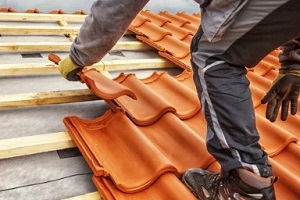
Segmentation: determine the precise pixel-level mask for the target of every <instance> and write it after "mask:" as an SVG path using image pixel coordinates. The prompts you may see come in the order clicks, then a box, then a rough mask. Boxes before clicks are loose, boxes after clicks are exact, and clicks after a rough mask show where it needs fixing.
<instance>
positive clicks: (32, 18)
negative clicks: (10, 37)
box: [0, 12, 86, 22]
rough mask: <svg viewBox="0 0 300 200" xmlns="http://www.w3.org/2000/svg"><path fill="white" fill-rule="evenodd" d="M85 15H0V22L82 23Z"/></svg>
mask: <svg viewBox="0 0 300 200" xmlns="http://www.w3.org/2000/svg"><path fill="white" fill-rule="evenodd" d="M85 18H86V15H74V14H44V13H4V12H3V13H0V20H3V21H48V22H51V21H59V20H63V21H68V22H83V21H84V19H85Z"/></svg>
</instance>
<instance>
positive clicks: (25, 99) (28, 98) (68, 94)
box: [0, 89, 99, 109]
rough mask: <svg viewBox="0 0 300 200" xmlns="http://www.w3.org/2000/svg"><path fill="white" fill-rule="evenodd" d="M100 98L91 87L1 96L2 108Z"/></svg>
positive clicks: (0, 105)
mask: <svg viewBox="0 0 300 200" xmlns="http://www.w3.org/2000/svg"><path fill="white" fill-rule="evenodd" d="M98 99H99V98H98V97H97V96H95V95H94V94H93V93H92V91H91V90H89V89H81V90H63V91H49V92H38V93H27V94H9V95H1V96H0V109H8V108H21V107H29V106H40V105H49V104H61V103H72V102H81V101H93V100H98Z"/></svg>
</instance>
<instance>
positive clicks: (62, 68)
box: [58, 56, 82, 81]
mask: <svg viewBox="0 0 300 200" xmlns="http://www.w3.org/2000/svg"><path fill="white" fill-rule="evenodd" d="M58 70H59V72H60V73H61V75H62V76H63V77H64V78H65V79H67V80H69V81H80V80H81V79H80V76H79V75H78V73H79V72H81V70H82V67H79V66H77V65H76V64H75V63H74V62H73V61H72V60H71V58H70V56H68V57H66V58H64V59H62V60H60V61H59V63H58Z"/></svg>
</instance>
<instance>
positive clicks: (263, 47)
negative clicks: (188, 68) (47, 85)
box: [59, 0, 300, 200]
mask: <svg viewBox="0 0 300 200" xmlns="http://www.w3.org/2000/svg"><path fill="white" fill-rule="evenodd" d="M196 1H197V2H198V3H199V4H200V6H201V23H202V24H201V26H200V27H199V29H198V31H197V33H196V34H195V35H194V38H193V40H192V44H191V53H192V59H191V63H192V67H193V71H194V82H195V85H196V88H197V92H198V95H199V99H200V101H201V104H202V109H203V112H204V114H205V117H206V120H207V124H208V131H207V149H208V151H209V152H210V153H211V154H212V155H213V156H214V157H215V158H216V160H217V161H218V162H219V163H220V165H221V169H222V171H221V174H217V173H213V172H210V171H207V170H202V169H190V170H188V171H187V172H186V173H185V174H184V175H183V178H182V180H183V182H184V183H185V185H186V186H187V187H188V188H189V189H190V190H191V191H192V192H193V194H194V195H195V196H196V197H197V198H199V199H212V200H215V199H265V200H266V199H268V200H269V199H270V200H273V199H275V192H274V187H273V183H274V182H275V180H276V178H275V177H274V175H273V171H272V166H271V165H270V164H269V162H268V155H267V154H266V152H265V151H263V150H262V148H261V146H260V145H259V143H258V141H259V133H258V131H257V129H256V124H255V113H254V109H253V104H252V99H251V94H250V89H249V81H248V79H247V78H246V73H247V70H246V68H245V66H247V67H251V66H255V65H256V64H257V63H258V62H259V61H260V60H261V59H262V58H264V57H265V56H266V55H267V54H268V53H270V52H271V51H272V50H274V49H275V48H277V47H278V46H281V45H283V44H284V45H283V46H282V50H283V51H282V53H281V54H280V56H279V59H280V62H281V65H282V66H281V69H280V70H279V75H278V77H277V79H276V80H275V81H274V82H273V86H272V88H271V89H270V90H269V91H268V93H267V94H266V96H265V97H264V98H263V99H262V103H263V104H267V110H266V117H267V119H269V120H270V121H272V122H274V121H275V120H276V117H277V114H278V113H279V110H280V108H281V119H282V120H286V119H287V116H288V113H289V112H290V113H291V114H292V115H295V114H296V112H297V106H298V102H297V100H298V95H299V91H300V77H299V76H300V50H299V49H300V48H299V47H300V43H299V42H300V39H299V36H300V14H299V13H300V12H299V10H300V3H299V1H298V0H251V1H250V0H227V1H224V0H196ZM147 2H148V1H147V0H139V1H134V0H122V1H116V0H97V1H96V2H95V3H94V4H93V6H92V8H91V13H90V14H89V15H88V17H87V18H86V20H85V22H84V23H83V25H82V28H81V30H80V33H79V35H78V37H77V38H76V40H75V41H74V43H73V44H72V46H71V51H70V56H69V57H67V58H65V59H63V60H62V61H61V62H60V63H59V70H60V72H61V73H62V75H63V76H64V77H65V78H66V79H68V80H70V81H78V80H79V79H80V78H79V76H78V75H77V73H78V72H80V71H81V70H82V68H83V67H84V66H90V65H92V64H94V63H96V62H98V61H100V60H101V59H102V58H103V56H104V55H105V54H106V53H107V52H108V51H109V50H110V49H111V48H112V47H113V46H114V45H115V44H116V42H117V41H118V40H119V39H120V37H122V35H123V33H124V32H125V31H126V30H127V27H128V26H129V24H130V23H131V21H132V20H133V19H134V17H135V16H136V15H137V14H138V12H139V11H140V10H141V9H142V8H143V7H144V6H145V5H146V3H147ZM297 37H298V38H297ZM289 41H290V42H289ZM289 109H290V111H289ZM270 134H272V133H270Z"/></svg>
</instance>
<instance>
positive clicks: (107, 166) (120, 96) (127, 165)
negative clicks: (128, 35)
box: [64, 10, 300, 200]
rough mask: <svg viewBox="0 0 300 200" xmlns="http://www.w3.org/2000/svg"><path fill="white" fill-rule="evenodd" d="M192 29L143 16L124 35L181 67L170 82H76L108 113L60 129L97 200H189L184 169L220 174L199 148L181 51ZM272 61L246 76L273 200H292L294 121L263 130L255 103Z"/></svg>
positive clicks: (272, 71)
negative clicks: (85, 168) (81, 161)
mask: <svg viewBox="0 0 300 200" xmlns="http://www.w3.org/2000/svg"><path fill="white" fill-rule="evenodd" d="M199 24H200V18H199V14H192V15H191V14H187V13H184V12H182V13H177V14H172V13H169V12H160V13H158V14H156V13H153V12H151V11H148V10H146V11H142V12H140V14H139V15H138V16H137V17H136V18H135V20H134V21H133V22H132V24H131V25H130V27H129V30H131V31H132V32H134V33H135V34H136V37H137V38H138V39H139V40H141V41H143V42H145V43H147V44H149V45H151V46H152V47H154V48H156V49H157V50H158V52H159V54H160V55H161V56H163V57H165V58H167V59H169V60H170V61H172V62H174V63H175V64H176V65H178V66H180V67H182V68H183V69H184V70H183V72H182V73H181V74H180V75H178V76H175V77H172V76H170V75H169V74H167V73H157V72H154V73H153V75H151V76H150V77H148V78H145V79H138V78H137V77H136V76H135V75H134V74H124V73H122V74H120V75H119V76H118V77H117V78H115V79H113V80H109V79H107V78H106V77H104V76H103V75H101V74H100V73H98V72H97V71H96V70H94V69H90V70H85V71H84V72H83V74H82V75H81V77H82V80H83V81H84V82H85V83H86V84H87V86H88V87H89V88H90V89H91V90H92V91H94V93H95V94H96V95H98V96H99V97H100V98H102V99H104V100H106V102H107V103H108V104H109V105H110V106H111V110H109V111H108V112H106V113H105V114H104V115H103V116H101V117H99V118H97V119H94V120H84V119H80V118H78V117H76V116H70V117H66V118H65V119H64V123H65V125H66V127H67V128H68V130H69V132H70V134H71V135H72V137H73V139H74V140H75V142H76V143H77V145H78V147H79V148H80V150H81V151H82V153H83V155H84V157H85V159H86V161H87V162H88V164H89V166H90V167H91V168H92V170H93V172H94V178H93V180H94V183H95V184H96V186H97V188H98V189H99V191H100V193H101V195H102V196H103V197H104V198H105V199H109V200H111V199H130V200H133V199H156V200H158V199H173V200H174V199H178V200H179V199H185V200H187V199H195V197H194V196H193V195H192V194H191V193H190V192H189V191H188V190H187V189H186V187H185V186H184V185H183V184H182V183H181V181H180V177H181V175H182V173H183V172H184V171H185V170H187V169H189V168H192V167H199V168H204V169H209V170H212V171H218V170H219V169H220V167H219V164H218V163H217V162H216V161H215V160H214V158H213V157H212V156H211V155H210V154H209V153H208V152H207V150H206V147H205V134H206V122H205V119H204V117H203V115H202V113H201V106H200V104H199V102H198V98H197V94H196V90H195V86H194V84H193V81H192V72H191V66H190V51H189V44H190V42H191V39H192V37H193V34H194V33H195V31H196V30H197V27H198V26H199ZM277 54H278V50H274V51H273V52H271V53H270V54H269V55H268V56H267V57H265V58H264V59H263V60H262V61H261V62H260V63H259V64H258V65H257V66H256V67H255V68H254V69H252V70H249V71H248V75H247V76H248V78H249V80H250V82H251V85H250V88H251V92H252V98H253V102H254V108H255V112H256V119H257V128H258V130H259V132H260V134H261V140H260V143H261V145H262V146H263V148H264V149H265V150H266V151H267V152H268V153H269V156H270V160H271V163H272V165H273V167H274V171H275V174H276V175H277V176H279V177H280V178H279V181H278V182H277V183H276V185H275V188H276V194H277V198H278V199H279V200H283V199H298V198H299V196H300V190H299V185H300V178H299V177H300V171H299V170H298V166H299V165H300V146H299V143H298V139H299V137H300V135H299V124H300V114H297V115H296V116H293V117H291V116H290V117H289V119H288V120H287V121H286V122H282V121H280V120H277V121H276V122H275V123H271V122H269V121H268V120H266V119H265V117H264V112H265V105H262V104H261V103H260V100H261V98H262V97H263V95H264V94H265V92H266V91H267V90H268V88H269V87H270V86H271V82H272V80H273V79H274V78H275V77H276V75H277V72H278V66H279V63H278V59H277ZM299 110H300V109H299Z"/></svg>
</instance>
